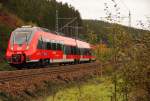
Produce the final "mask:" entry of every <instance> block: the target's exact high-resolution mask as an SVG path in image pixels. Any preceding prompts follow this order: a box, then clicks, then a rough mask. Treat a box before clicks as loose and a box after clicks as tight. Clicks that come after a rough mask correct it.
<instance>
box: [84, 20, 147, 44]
mask: <svg viewBox="0 0 150 101" xmlns="http://www.w3.org/2000/svg"><path fill="white" fill-rule="evenodd" d="M83 25H84V29H85V33H86V34H87V33H92V35H94V36H95V38H94V40H91V37H90V36H89V37H88V36H86V39H87V40H88V41H90V40H91V42H92V43H93V44H97V43H100V42H101V41H103V43H106V44H108V45H110V44H111V42H109V41H110V40H111V39H109V37H108V35H109V33H110V32H109V30H110V29H112V27H113V26H114V24H111V23H108V22H104V21H100V20H83ZM118 26H119V27H120V28H122V29H124V30H125V31H126V32H127V33H130V34H131V35H133V36H134V37H138V36H139V35H140V34H141V33H145V32H148V31H146V30H142V29H136V28H133V27H131V28H130V27H127V26H123V25H118Z"/></svg>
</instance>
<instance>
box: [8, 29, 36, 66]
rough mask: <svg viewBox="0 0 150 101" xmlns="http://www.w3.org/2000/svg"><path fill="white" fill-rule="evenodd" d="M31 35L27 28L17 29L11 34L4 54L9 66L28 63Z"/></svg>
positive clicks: (31, 30)
mask: <svg viewBox="0 0 150 101" xmlns="http://www.w3.org/2000/svg"><path fill="white" fill-rule="evenodd" d="M33 34H34V32H33V29H32V28H27V27H21V28H17V29H16V30H14V31H13V32H12V34H11V37H10V40H9V43H8V48H7V52H6V59H7V61H8V62H9V64H10V65H13V66H14V65H19V64H24V63H26V61H28V56H29V55H30V51H31V48H30V43H31V41H32V37H33Z"/></svg>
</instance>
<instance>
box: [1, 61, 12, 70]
mask: <svg viewBox="0 0 150 101" xmlns="http://www.w3.org/2000/svg"><path fill="white" fill-rule="evenodd" d="M12 70H15V68H12V67H11V66H10V65H9V64H8V63H7V62H0V71H12Z"/></svg>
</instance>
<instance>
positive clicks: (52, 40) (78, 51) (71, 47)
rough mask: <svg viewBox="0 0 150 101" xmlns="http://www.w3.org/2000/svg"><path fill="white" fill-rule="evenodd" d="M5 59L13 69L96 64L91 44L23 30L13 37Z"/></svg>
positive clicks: (44, 31) (42, 30) (41, 30)
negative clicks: (25, 66)
mask: <svg viewBox="0 0 150 101" xmlns="http://www.w3.org/2000/svg"><path fill="white" fill-rule="evenodd" d="M6 59H7V61H8V62H9V64H10V65H12V66H19V65H22V64H23V65H25V64H28V63H30V64H31V63H39V64H41V65H45V64H51V63H64V64H65V63H80V62H90V61H92V60H95V57H94V56H92V54H91V47H90V44H89V43H87V42H83V41H80V40H76V39H73V38H70V37H65V36H61V35H57V33H56V32H51V31H49V30H47V29H45V28H40V27H31V26H23V27H21V28H17V29H16V30H14V31H13V32H12V34H11V37H10V40H9V44H8V48H7V52H6Z"/></svg>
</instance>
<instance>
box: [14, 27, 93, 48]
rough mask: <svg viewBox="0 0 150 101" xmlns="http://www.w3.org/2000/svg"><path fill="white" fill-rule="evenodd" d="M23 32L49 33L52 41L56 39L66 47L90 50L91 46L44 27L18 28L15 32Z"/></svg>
mask: <svg viewBox="0 0 150 101" xmlns="http://www.w3.org/2000/svg"><path fill="white" fill-rule="evenodd" d="M22 30H31V31H43V32H46V33H49V35H50V36H51V37H52V39H55V40H57V41H63V43H64V44H66V45H72V46H76V45H77V46H78V47H79V48H90V44H89V43H87V42H85V41H82V40H80V39H76V38H72V37H68V36H65V35H62V33H60V32H55V31H51V30H49V29H46V28H42V27H32V26H22V27H20V28H17V29H16V30H15V31H22Z"/></svg>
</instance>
